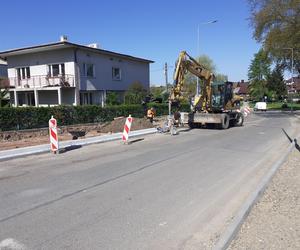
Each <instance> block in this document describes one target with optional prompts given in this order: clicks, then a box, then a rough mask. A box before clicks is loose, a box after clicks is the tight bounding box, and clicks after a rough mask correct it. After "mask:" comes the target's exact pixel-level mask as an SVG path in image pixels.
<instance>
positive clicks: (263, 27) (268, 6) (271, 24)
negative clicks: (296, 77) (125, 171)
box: [248, 0, 300, 73]
mask: <svg viewBox="0 0 300 250" xmlns="http://www.w3.org/2000/svg"><path fill="white" fill-rule="evenodd" d="M248 2H249V4H250V10H251V18H250V21H251V24H252V26H253V28H254V33H253V36H254V38H255V39H256V40H257V41H258V42H261V43H262V44H263V46H264V49H265V50H266V51H268V52H270V54H271V56H272V58H273V59H275V60H277V61H279V62H281V63H283V64H284V65H285V66H288V67H289V69H291V65H292V63H291V60H292V57H291V50H290V49H287V48H293V49H294V63H295V67H296V68H297V70H298V72H299V73H300V3H299V0H248Z"/></svg>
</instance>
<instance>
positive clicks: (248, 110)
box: [243, 107, 251, 117]
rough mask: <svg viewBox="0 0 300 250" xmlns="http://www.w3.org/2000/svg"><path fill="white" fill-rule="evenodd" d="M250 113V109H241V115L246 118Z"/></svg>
mask: <svg viewBox="0 0 300 250" xmlns="http://www.w3.org/2000/svg"><path fill="white" fill-rule="evenodd" d="M250 113H251V109H250V108H249V107H244V108H243V114H244V116H245V117H246V116H247V115H249V114H250Z"/></svg>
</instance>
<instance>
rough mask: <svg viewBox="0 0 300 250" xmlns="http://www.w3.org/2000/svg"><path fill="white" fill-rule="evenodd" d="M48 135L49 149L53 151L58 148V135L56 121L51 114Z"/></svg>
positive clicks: (56, 150) (55, 151)
mask: <svg viewBox="0 0 300 250" xmlns="http://www.w3.org/2000/svg"><path fill="white" fill-rule="evenodd" d="M49 135H50V149H51V151H52V152H53V153H57V152H58V150H59V146H58V136H57V121H56V119H55V118H53V116H51V119H50V120H49Z"/></svg>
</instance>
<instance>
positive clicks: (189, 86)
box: [184, 55, 228, 97]
mask: <svg viewBox="0 0 300 250" xmlns="http://www.w3.org/2000/svg"><path fill="white" fill-rule="evenodd" d="M196 60H197V62H199V63H200V64H201V65H202V66H203V67H204V68H206V69H207V70H209V71H210V72H212V73H213V74H215V76H216V79H215V80H216V81H227V80H228V77H227V76H226V75H223V74H218V73H217V72H216V68H217V67H216V65H215V64H214V62H213V60H212V59H211V58H210V57H209V56H207V55H201V56H199V57H197V58H196ZM196 84H197V78H196V76H195V75H193V74H191V73H188V74H186V76H185V88H184V91H185V92H186V96H187V97H192V96H194V95H195V93H196ZM202 85H203V83H202V81H201V80H200V87H202Z"/></svg>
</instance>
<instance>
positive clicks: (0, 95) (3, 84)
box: [0, 78, 9, 108]
mask: <svg viewBox="0 0 300 250" xmlns="http://www.w3.org/2000/svg"><path fill="white" fill-rule="evenodd" d="M8 86H9V83H8V80H7V79H1V78H0V108H1V107H4V106H7V105H8V99H7V96H8V94H9V91H8Z"/></svg>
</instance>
